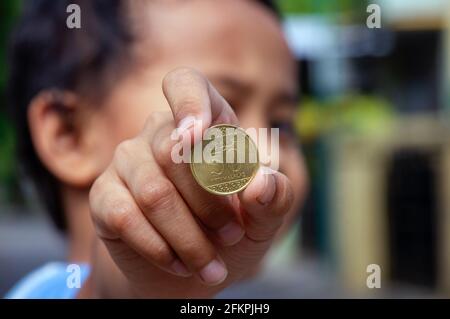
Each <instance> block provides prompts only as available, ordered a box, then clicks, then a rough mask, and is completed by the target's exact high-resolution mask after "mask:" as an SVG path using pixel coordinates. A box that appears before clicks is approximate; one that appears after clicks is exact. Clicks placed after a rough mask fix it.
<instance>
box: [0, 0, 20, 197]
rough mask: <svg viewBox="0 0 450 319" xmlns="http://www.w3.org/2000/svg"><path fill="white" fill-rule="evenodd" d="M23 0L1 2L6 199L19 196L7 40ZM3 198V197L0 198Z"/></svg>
mask: <svg viewBox="0 0 450 319" xmlns="http://www.w3.org/2000/svg"><path fill="white" fill-rule="evenodd" d="M20 7H21V1H17V0H16V1H1V2H0V190H1V192H0V196H2V195H3V196H4V197H6V198H3V200H4V199H6V200H15V199H17V198H18V197H17V196H18V192H17V188H18V178H17V171H18V170H17V165H16V161H15V156H14V155H15V136H14V131H13V128H12V126H11V123H9V122H8V119H7V117H6V114H5V113H6V112H5V111H6V93H5V87H6V81H7V72H8V64H7V58H6V56H7V40H8V35H9V33H10V31H11V27H12V25H13V22H14V21H15V19H16V18H17V16H18V14H19V11H20ZM0 199H1V198H0Z"/></svg>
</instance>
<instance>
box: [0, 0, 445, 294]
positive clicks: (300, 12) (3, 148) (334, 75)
mask: <svg viewBox="0 0 450 319" xmlns="http://www.w3.org/2000/svg"><path fill="white" fill-rule="evenodd" d="M372 3H374V4H378V5H379V6H380V8H381V28H374V29H371V28H368V27H367V24H366V21H367V18H368V17H369V16H370V14H371V12H367V7H368V5H369V4H372ZM278 4H279V6H280V8H281V10H282V13H283V16H284V29H285V33H286V37H287V39H288V41H289V44H290V46H291V48H292V50H293V52H294V53H295V55H296V57H297V58H298V60H299V69H298V72H299V75H300V78H301V88H300V90H301V92H300V93H301V97H302V98H301V103H300V105H299V109H298V114H297V117H296V119H295V121H296V128H297V133H298V135H299V138H300V141H301V144H302V148H303V152H304V154H305V157H306V161H307V166H308V170H309V174H310V177H311V190H310V193H309V195H308V199H307V202H306V205H305V207H304V209H303V214H302V216H301V218H300V220H299V222H298V224H297V225H296V227H295V229H294V230H293V231H292V232H291V234H290V235H289V236H288V238H286V240H285V241H284V242H282V243H280V244H279V245H278V247H276V248H277V249H274V250H273V251H272V253H271V254H270V256H269V258H268V260H267V265H266V267H265V270H264V271H263V273H262V275H261V276H260V277H259V278H258V279H257V280H254V281H252V282H248V283H244V284H243V285H241V286H239V287H231V288H230V289H228V290H226V291H224V292H223V293H222V294H221V295H220V297H235V298H240V297H283V298H303V297H306V298H309V297H324V298H328V297H338V298H343V297H369V298H371V297H399V298H403V297H449V296H450V196H448V194H450V126H449V120H450V114H448V111H449V109H450V108H449V107H450V92H449V89H450V83H449V81H450V1H449V0H416V1H408V0H378V1H365V0H339V1H338V0H335V1H328V0H279V1H278ZM20 5H21V1H2V2H1V3H0V107H1V108H0V141H1V143H0V295H3V294H4V293H5V292H6V291H7V290H8V289H9V288H10V287H11V286H12V285H13V283H14V282H16V281H17V280H18V279H19V278H21V277H22V276H23V275H24V274H25V273H27V272H29V271H30V270H32V269H33V268H35V267H37V266H39V265H42V264H43V263H45V262H47V261H50V260H63V259H64V257H65V255H64V250H65V245H66V243H65V239H64V238H63V237H62V236H61V235H60V234H58V233H57V232H56V231H55V230H53V228H52V225H51V223H50V221H49V220H47V218H46V217H45V215H44V214H43V213H42V208H40V205H39V203H38V202H37V200H36V196H35V195H34V193H33V190H32V188H31V186H30V185H29V184H28V182H27V181H26V180H25V179H24V178H23V176H21V174H20V171H19V168H18V166H17V162H16V161H15V159H14V150H15V136H14V134H13V131H12V128H11V126H10V123H9V121H8V119H7V118H6V115H5V112H4V111H5V103H6V102H5V84H6V83H5V81H6V80H5V79H6V73H7V69H8V65H7V62H6V57H5V55H6V52H5V47H6V38H7V36H8V33H9V31H10V28H11V25H12V24H13V22H14V20H15V19H16V17H17V16H18V14H19V12H20ZM370 264H377V265H379V266H380V268H381V288H380V289H369V288H368V287H367V285H366V280H367V277H368V276H369V275H370V273H368V272H367V266H368V265H370Z"/></svg>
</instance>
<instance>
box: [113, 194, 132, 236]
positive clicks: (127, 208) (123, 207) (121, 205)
mask: <svg viewBox="0 0 450 319" xmlns="http://www.w3.org/2000/svg"><path fill="white" fill-rule="evenodd" d="M133 213H134V207H133V205H132V204H131V203H128V202H125V201H116V202H112V203H111V206H110V209H109V212H108V225H109V228H110V229H111V230H112V231H114V232H115V233H117V234H121V233H123V232H124V231H125V230H126V229H127V228H128V227H129V226H130V225H131V223H132V220H133Z"/></svg>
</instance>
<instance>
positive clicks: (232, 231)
mask: <svg viewBox="0 0 450 319" xmlns="http://www.w3.org/2000/svg"><path fill="white" fill-rule="evenodd" d="M244 233H245V232H244V229H243V228H242V227H241V225H239V224H238V223H237V222H235V221H231V222H229V223H228V224H226V225H225V226H223V227H222V228H220V229H219V230H218V231H217V235H218V236H219V238H220V240H221V241H222V243H223V244H224V245H226V246H232V245H234V244H236V243H237V242H239V241H240V240H241V239H242V237H243V236H244Z"/></svg>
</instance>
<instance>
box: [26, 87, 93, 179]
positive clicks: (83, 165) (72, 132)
mask: <svg viewBox="0 0 450 319" xmlns="http://www.w3.org/2000/svg"><path fill="white" fill-rule="evenodd" d="M83 109H84V107H83V106H82V105H81V101H80V99H79V98H78V96H77V95H76V94H74V93H71V92H67V91H43V92H41V93H39V94H38V95H37V96H36V97H34V98H33V100H32V101H31V103H30V105H29V108H28V124H29V128H30V134H31V139H32V141H33V145H34V148H35V150H36V152H37V155H38V156H39V158H40V160H41V161H42V163H43V164H44V166H45V167H46V168H47V169H48V170H49V171H50V172H51V173H52V174H53V175H54V176H55V177H56V178H57V179H58V180H59V181H61V182H62V183H64V184H67V185H70V186H75V187H89V185H90V184H91V183H92V182H93V180H94V178H95V177H96V176H98V174H99V170H100V165H99V163H98V161H97V160H96V159H95V156H93V155H95V154H92V147H91V146H90V145H89V144H88V143H87V137H86V135H88V134H86V132H85V127H84V126H83Z"/></svg>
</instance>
